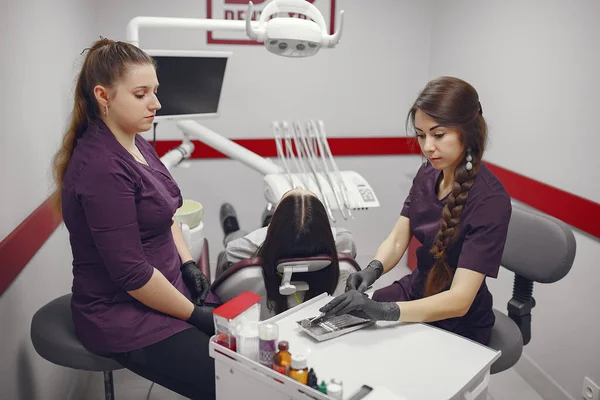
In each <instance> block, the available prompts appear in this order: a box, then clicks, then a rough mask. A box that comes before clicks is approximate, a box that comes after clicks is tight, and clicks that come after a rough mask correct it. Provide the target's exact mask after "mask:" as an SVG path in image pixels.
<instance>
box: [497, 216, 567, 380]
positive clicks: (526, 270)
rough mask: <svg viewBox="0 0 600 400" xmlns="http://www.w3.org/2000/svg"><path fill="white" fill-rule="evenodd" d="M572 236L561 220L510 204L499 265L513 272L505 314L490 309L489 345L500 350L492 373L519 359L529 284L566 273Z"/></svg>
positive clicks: (526, 331)
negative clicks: (510, 213) (509, 216)
mask: <svg viewBox="0 0 600 400" xmlns="http://www.w3.org/2000/svg"><path fill="white" fill-rule="evenodd" d="M575 250H576V243H575V236H574V235H573V232H572V231H571V229H570V228H569V227H568V226H567V224H565V223H564V222H562V221H560V220H558V219H556V218H553V217H550V216H548V215H545V214H540V213H538V212H534V211H529V210H525V209H523V208H517V207H514V206H513V210H512V215H511V218H510V223H509V226H508V237H507V240H506V245H505V247H504V253H503V255H502V262H501V265H502V266H503V267H504V268H506V269H508V270H509V271H512V272H514V273H515V280H514V286H513V297H512V299H510V301H509V302H508V306H507V307H508V316H507V315H505V314H503V313H501V312H499V311H498V310H495V309H494V315H495V316H496V323H495V325H494V327H493V328H492V333H491V338H490V342H489V344H488V346H489V347H491V348H493V349H495V350H500V351H502V355H501V356H500V358H499V359H498V360H496V362H494V364H492V367H491V373H492V374H495V373H498V372H502V371H504V370H507V369H509V368H511V367H512V366H513V365H515V364H516V363H517V361H519V358H520V357H521V354H522V352H523V346H524V345H526V344H527V343H529V341H530V340H531V309H532V308H533V307H535V299H534V298H533V284H534V282H539V283H554V282H556V281H558V280H560V279H562V278H564V277H565V275H567V273H568V272H569V271H570V270H571V266H572V265H573V260H574V259H575Z"/></svg>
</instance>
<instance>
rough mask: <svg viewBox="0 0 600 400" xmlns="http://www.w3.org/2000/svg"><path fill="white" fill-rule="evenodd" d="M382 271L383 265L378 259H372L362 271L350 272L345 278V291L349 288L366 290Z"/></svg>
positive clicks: (360, 290)
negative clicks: (346, 278)
mask: <svg viewBox="0 0 600 400" xmlns="http://www.w3.org/2000/svg"><path fill="white" fill-rule="evenodd" d="M382 273H383V265H382V264H381V262H379V261H378V260H373V261H371V262H370V263H369V265H367V268H365V269H363V270H362V271H359V272H355V273H353V274H350V276H349V277H348V280H346V292H347V291H349V290H358V291H359V292H366V291H367V289H368V288H369V286H371V285H372V284H373V282H375V281H376V280H377V279H378V278H379V277H380V276H381V274H382Z"/></svg>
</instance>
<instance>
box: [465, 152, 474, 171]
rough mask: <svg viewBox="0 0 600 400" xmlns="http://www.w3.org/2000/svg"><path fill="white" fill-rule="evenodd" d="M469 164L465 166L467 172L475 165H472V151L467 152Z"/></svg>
mask: <svg viewBox="0 0 600 400" xmlns="http://www.w3.org/2000/svg"><path fill="white" fill-rule="evenodd" d="M466 160H467V164H466V165H465V169H466V170H467V171H470V170H472V169H473V163H471V161H473V156H471V149H469V150H467V158H466Z"/></svg>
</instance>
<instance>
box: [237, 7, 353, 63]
mask: <svg viewBox="0 0 600 400" xmlns="http://www.w3.org/2000/svg"><path fill="white" fill-rule="evenodd" d="M253 6H254V4H252V2H250V3H249V4H248V11H247V12H246V33H247V34H248V37H249V38H250V39H253V40H256V41H258V42H264V44H265V47H266V48H267V50H269V51H270V52H271V53H274V54H278V55H280V56H286V57H308V56H312V55H315V54H317V52H318V51H319V48H321V47H334V46H335V45H336V44H338V42H339V41H340V37H341V36H342V29H343V27H344V11H341V12H340V21H339V26H338V29H337V31H336V32H335V33H334V34H333V35H329V34H327V25H326V24H325V19H324V18H323V15H321V12H320V11H319V10H318V9H317V7H315V6H313V5H312V4H311V3H309V2H307V1H305V0H273V1H272V2H270V3H269V4H267V6H266V7H265V8H264V10H263V11H262V13H261V14H260V20H259V21H258V28H253V27H252V21H251V19H252V7H253ZM287 13H296V14H299V15H304V16H306V17H307V19H300V18H285V17H275V18H272V19H271V17H273V16H277V15H280V14H284V15H287Z"/></svg>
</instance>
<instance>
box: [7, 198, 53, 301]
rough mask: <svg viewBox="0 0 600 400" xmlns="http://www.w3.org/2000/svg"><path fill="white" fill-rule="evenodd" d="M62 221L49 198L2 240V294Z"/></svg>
mask: <svg viewBox="0 0 600 400" xmlns="http://www.w3.org/2000/svg"><path fill="white" fill-rule="evenodd" d="M61 222H62V221H61V220H60V219H58V218H55V217H54V215H53V213H52V205H51V202H50V199H48V200H46V201H45V202H43V203H42V205H40V206H39V207H38V208H37V209H36V210H35V211H34V212H32V213H31V214H30V215H29V216H28V217H27V218H26V219H25V220H24V221H23V222H21V224H20V225H19V226H17V227H16V228H15V230H14V231H12V232H11V233H10V234H9V235H8V236H7V237H6V238H4V240H2V242H0V295H2V293H4V291H5V290H6V289H7V288H8V287H9V286H10V284H11V283H12V281H13V280H14V279H15V278H16V277H17V275H19V272H21V270H22V269H23V268H24V267H25V266H26V265H27V263H28V262H29V260H31V258H32V257H33V256H34V255H35V253H37V251H38V250H39V249H40V247H42V245H43V244H44V243H45V242H46V240H48V238H49V237H50V235H51V234H52V232H54V230H55V229H56V227H57V226H58V225H59V224H60V223H61Z"/></svg>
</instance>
